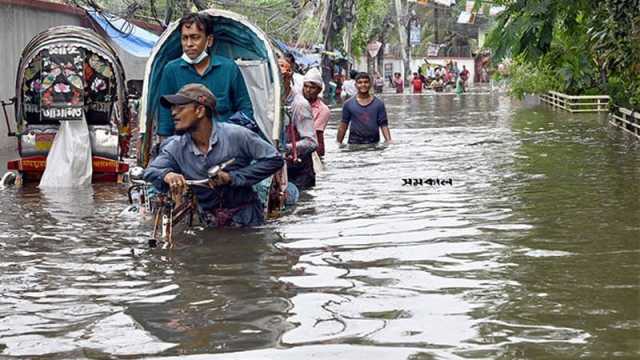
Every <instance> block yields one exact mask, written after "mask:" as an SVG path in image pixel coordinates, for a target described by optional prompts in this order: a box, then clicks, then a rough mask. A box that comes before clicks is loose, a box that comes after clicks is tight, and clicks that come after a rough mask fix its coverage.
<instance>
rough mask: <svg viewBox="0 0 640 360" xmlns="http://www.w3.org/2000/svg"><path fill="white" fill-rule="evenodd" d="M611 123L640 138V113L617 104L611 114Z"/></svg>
mask: <svg viewBox="0 0 640 360" xmlns="http://www.w3.org/2000/svg"><path fill="white" fill-rule="evenodd" d="M609 124H611V125H613V126H615V127H619V128H620V129H622V130H624V131H626V132H628V133H630V134H632V135H634V136H635V137H637V138H638V139H640V113H638V112H635V111H632V110H629V109H625V108H623V107H618V106H616V107H615V109H614V110H613V111H612V112H611V113H610V114H609Z"/></svg>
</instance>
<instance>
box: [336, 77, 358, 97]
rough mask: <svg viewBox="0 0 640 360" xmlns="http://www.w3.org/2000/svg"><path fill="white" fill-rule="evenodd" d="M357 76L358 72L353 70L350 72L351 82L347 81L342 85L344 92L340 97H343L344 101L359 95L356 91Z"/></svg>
mask: <svg viewBox="0 0 640 360" xmlns="http://www.w3.org/2000/svg"><path fill="white" fill-rule="evenodd" d="M357 74H358V72H357V71H355V70H351V71H350V72H349V80H346V81H345V82H344V83H343V84H342V92H341V93H340V96H342V98H343V99H344V100H347V99H349V98H350V97H352V96H354V95H355V94H357V93H358V90H357V89H356V80H355V77H356V75H357Z"/></svg>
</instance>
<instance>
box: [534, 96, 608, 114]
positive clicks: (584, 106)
mask: <svg viewBox="0 0 640 360" xmlns="http://www.w3.org/2000/svg"><path fill="white" fill-rule="evenodd" d="M540 100H541V101H543V102H545V103H547V104H549V105H551V106H553V107H558V108H561V109H564V110H566V111H568V112H572V113H576V112H608V111H609V96H608V95H567V94H563V93H559V92H556V91H549V92H548V93H546V94H542V95H540Z"/></svg>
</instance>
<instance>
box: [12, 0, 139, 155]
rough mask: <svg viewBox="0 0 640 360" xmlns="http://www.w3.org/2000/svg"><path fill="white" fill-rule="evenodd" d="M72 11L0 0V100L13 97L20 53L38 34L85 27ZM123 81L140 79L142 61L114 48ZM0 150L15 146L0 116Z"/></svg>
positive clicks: (33, 2)
mask: <svg viewBox="0 0 640 360" xmlns="http://www.w3.org/2000/svg"><path fill="white" fill-rule="evenodd" d="M88 24H89V23H88V20H86V19H85V18H84V15H83V13H82V12H81V11H80V10H77V9H75V8H72V7H69V6H65V5H61V4H51V3H42V2H39V1H36V0H31V1H28V0H0V49H2V51H0V69H1V71H0V99H3V100H6V99H9V98H11V97H13V96H15V92H16V89H15V84H16V74H17V71H18V63H19V62H20V56H21V54H22V50H23V49H24V47H25V46H26V45H27V43H28V42H29V41H30V40H31V39H32V38H33V37H34V36H35V35H36V34H38V33H40V32H42V31H44V30H46V29H48V28H50V27H53V26H58V25H77V26H83V25H88ZM115 48H116V51H117V52H118V55H119V57H120V61H122V64H123V66H124V68H125V72H126V77H127V79H142V78H143V76H144V67H145V64H146V58H138V57H135V56H132V55H129V54H128V53H126V52H125V51H124V50H122V49H119V48H118V47H117V46H115ZM7 112H8V115H9V120H10V124H11V128H12V129H14V130H15V118H14V116H15V115H14V113H13V107H11V109H9V108H7ZM0 117H2V119H1V120H0V149H7V148H12V147H15V138H9V137H7V127H6V123H5V121H4V114H2V113H0Z"/></svg>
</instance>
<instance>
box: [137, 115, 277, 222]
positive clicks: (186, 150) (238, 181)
mask: <svg viewBox="0 0 640 360" xmlns="http://www.w3.org/2000/svg"><path fill="white" fill-rule="evenodd" d="M230 159H234V163H233V164H231V165H229V166H228V167H227V168H226V169H225V171H226V172H228V173H229V175H230V176H231V184H229V185H225V186H221V187H216V188H214V189H209V188H205V187H201V186H194V187H193V188H192V190H193V192H194V193H195V195H196V197H197V199H198V204H199V206H200V207H201V208H202V209H203V210H211V209H216V208H225V209H233V208H241V209H240V211H238V212H237V213H236V214H235V215H234V216H233V222H235V223H236V224H239V225H259V224H262V223H263V222H264V207H263V206H262V203H261V202H260V200H259V198H258V196H257V194H256V193H255V192H254V191H253V188H252V186H253V185H254V184H256V183H258V182H260V181H261V180H263V179H265V178H267V177H268V176H270V175H272V174H274V173H275V172H276V171H278V170H279V169H280V168H282V166H283V165H284V160H283V159H282V156H281V155H280V153H279V152H278V151H277V150H276V149H275V147H273V146H272V145H271V144H269V143H268V142H266V141H265V140H263V139H262V138H260V136H259V135H257V134H256V133H254V132H252V131H250V130H248V129H246V128H244V127H242V126H238V125H234V124H226V123H218V122H214V131H213V132H212V133H211V139H210V140H209V151H208V152H207V153H206V154H203V153H202V152H201V151H200V149H198V147H197V146H196V145H195V143H194V142H193V140H192V138H191V134H190V133H186V134H184V135H176V136H172V137H170V138H169V139H167V140H166V141H165V142H164V143H163V144H162V149H161V150H160V154H159V155H158V156H157V157H156V158H155V159H153V161H151V164H149V167H148V168H147V169H146V170H145V173H144V179H145V181H148V182H151V183H153V185H154V186H155V187H156V188H157V189H159V190H160V191H163V192H167V191H168V190H169V186H168V185H167V184H166V183H165V182H164V176H165V175H166V174H167V173H169V172H175V173H180V174H182V175H183V176H184V177H185V178H186V179H187V180H200V179H206V178H207V170H208V169H209V168H211V167H212V166H215V165H219V164H221V163H223V162H225V161H227V160H230Z"/></svg>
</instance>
